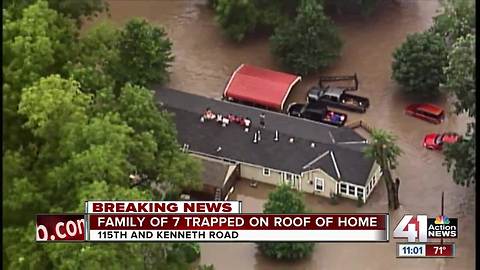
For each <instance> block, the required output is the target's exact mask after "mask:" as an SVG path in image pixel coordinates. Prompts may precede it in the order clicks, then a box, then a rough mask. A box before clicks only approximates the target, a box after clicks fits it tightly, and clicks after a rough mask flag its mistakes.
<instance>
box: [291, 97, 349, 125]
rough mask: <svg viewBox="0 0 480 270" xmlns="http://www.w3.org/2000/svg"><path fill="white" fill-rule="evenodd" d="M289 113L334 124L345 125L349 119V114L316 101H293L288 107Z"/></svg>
mask: <svg viewBox="0 0 480 270" xmlns="http://www.w3.org/2000/svg"><path fill="white" fill-rule="evenodd" d="M287 111H288V114H289V115H292V116H296V117H301V118H306V119H310V120H313V121H317V122H322V123H326V124H329V125H334V126H339V127H340V126H343V125H344V124H345V122H346V121H347V115H346V114H344V113H341V112H336V111H331V110H329V109H327V106H325V105H323V104H316V103H307V104H303V103H292V104H290V106H289V107H288V110H287Z"/></svg>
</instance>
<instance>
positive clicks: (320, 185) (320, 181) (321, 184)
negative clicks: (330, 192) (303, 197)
mask: <svg viewBox="0 0 480 270" xmlns="http://www.w3.org/2000/svg"><path fill="white" fill-rule="evenodd" d="M324 187H325V181H324V180H323V179H322V178H317V177H315V190H316V191H321V192H323V189H324Z"/></svg>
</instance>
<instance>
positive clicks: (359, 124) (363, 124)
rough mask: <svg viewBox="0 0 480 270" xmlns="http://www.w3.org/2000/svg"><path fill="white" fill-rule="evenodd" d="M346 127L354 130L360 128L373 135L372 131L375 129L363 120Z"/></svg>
mask: <svg viewBox="0 0 480 270" xmlns="http://www.w3.org/2000/svg"><path fill="white" fill-rule="evenodd" d="M346 126H347V127H349V128H352V129H355V128H359V127H360V128H363V129H364V130H365V131H366V132H368V133H369V134H372V130H373V127H372V126H371V125H369V124H368V123H366V122H365V121H363V120H359V121H355V122H352V123H350V124H347V125H346Z"/></svg>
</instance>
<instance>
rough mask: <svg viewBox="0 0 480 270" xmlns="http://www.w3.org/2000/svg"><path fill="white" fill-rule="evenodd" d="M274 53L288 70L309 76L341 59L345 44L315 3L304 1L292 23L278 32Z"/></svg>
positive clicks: (319, 5) (274, 36) (275, 34)
mask: <svg viewBox="0 0 480 270" xmlns="http://www.w3.org/2000/svg"><path fill="white" fill-rule="evenodd" d="M270 41H271V50H272V53H273V54H274V55H275V56H276V57H278V58H279V59H280V61H281V63H282V64H283V65H284V66H285V67H286V68H287V69H289V70H291V71H293V72H295V73H298V74H302V75H307V74H308V73H311V72H313V71H316V70H319V69H321V68H324V67H327V66H328V65H329V64H331V63H332V62H333V61H335V60H336V59H337V58H338V57H339V56H340V51H341V48H342V41H341V40H340V38H339V36H338V33H337V30H336V28H335V26H334V25H333V23H332V21H331V20H330V18H328V17H327V16H326V15H325V14H324V11H323V7H322V5H321V4H319V3H317V1H316V0H310V1H304V2H303V4H302V5H301V7H300V8H299V10H298V14H297V17H296V18H295V20H294V22H293V23H290V24H285V25H283V26H281V27H277V28H276V29H275V33H274V34H273V36H272V37H271V38H270Z"/></svg>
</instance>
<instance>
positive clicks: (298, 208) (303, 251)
mask: <svg viewBox="0 0 480 270" xmlns="http://www.w3.org/2000/svg"><path fill="white" fill-rule="evenodd" d="M305 212H306V210H305V203H304V202H303V198H302V196H301V194H300V193H299V192H298V191H295V190H293V189H292V188H291V187H289V186H287V185H285V184H284V185H280V186H278V187H277V188H276V189H275V190H274V191H273V192H271V193H270V194H268V200H267V202H266V203H265V205H264V207H263V213H265V214H303V213H305ZM313 247H314V243H296V242H285V243H282V242H266V243H258V248H259V249H260V251H261V252H262V253H263V254H264V255H266V256H268V257H271V258H273V259H278V260H290V261H291V260H298V259H302V258H305V257H307V256H308V255H310V254H311V253H312V252H313Z"/></svg>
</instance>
